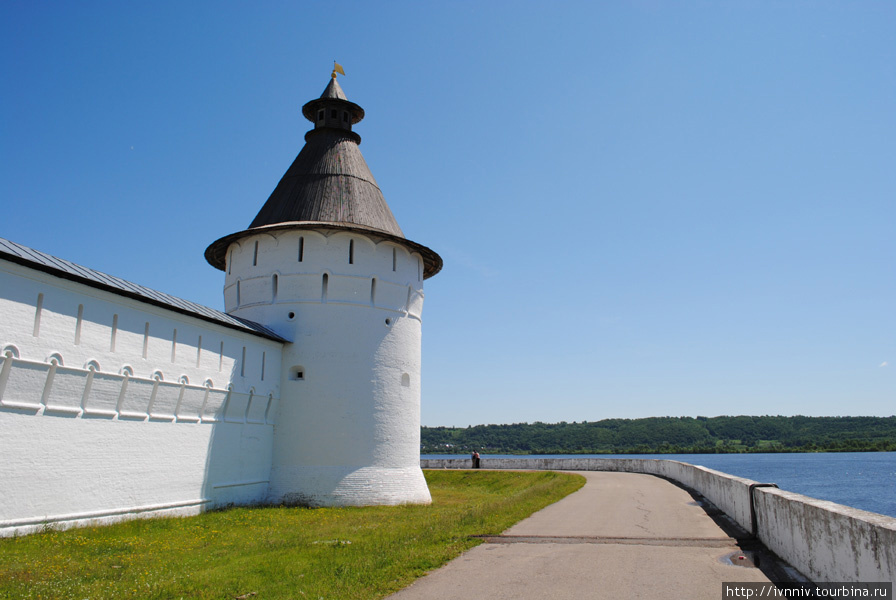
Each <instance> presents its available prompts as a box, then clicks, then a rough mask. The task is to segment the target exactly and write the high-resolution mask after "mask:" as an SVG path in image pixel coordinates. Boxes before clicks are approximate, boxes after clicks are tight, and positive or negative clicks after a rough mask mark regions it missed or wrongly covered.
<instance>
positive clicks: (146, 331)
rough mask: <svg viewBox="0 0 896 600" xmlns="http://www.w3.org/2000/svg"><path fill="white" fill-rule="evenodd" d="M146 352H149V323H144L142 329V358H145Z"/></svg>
mask: <svg viewBox="0 0 896 600" xmlns="http://www.w3.org/2000/svg"><path fill="white" fill-rule="evenodd" d="M148 352H149V321H147V322H146V327H144V328H143V358H146V356H147V353H148Z"/></svg>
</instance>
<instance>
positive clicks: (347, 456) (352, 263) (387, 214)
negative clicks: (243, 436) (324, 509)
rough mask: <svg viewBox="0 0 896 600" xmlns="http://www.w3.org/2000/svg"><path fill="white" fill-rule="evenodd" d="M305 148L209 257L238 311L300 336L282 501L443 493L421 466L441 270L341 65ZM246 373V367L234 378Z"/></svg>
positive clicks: (368, 500)
mask: <svg viewBox="0 0 896 600" xmlns="http://www.w3.org/2000/svg"><path fill="white" fill-rule="evenodd" d="M302 114H304V115H305V117H306V118H307V119H308V120H309V121H311V122H313V123H314V129H312V130H311V131H309V132H308V133H307V134H305V146H304V148H302V151H301V152H300V153H299V155H298V156H297V157H296V159H295V161H294V162H293V164H292V166H290V168H289V170H288V171H287V172H286V174H285V175H284V176H283V178H282V179H281V180H280V183H279V184H278V185H277V187H276V189H275V190H274V192H273V193H272V194H271V196H270V198H269V199H268V201H267V202H266V203H265V204H264V206H263V207H262V209H261V211H260V212H259V213H258V215H257V216H256V217H255V220H254V221H252V224H251V225H250V226H249V228H248V229H246V230H245V231H240V232H238V233H234V234H231V235H228V236H226V237H223V238H221V239H219V240H218V241H216V242H214V243H213V244H212V245H211V246H209V247H208V249H207V250H206V252H205V256H206V259H207V260H208V262H209V263H211V265H212V266H214V267H216V268H218V269H221V270H224V271H225V272H226V280H225V284H224V301H225V310H226V311H227V312H228V313H229V314H231V315H233V316H235V317H241V318H245V319H249V320H252V321H255V322H257V323H261V324H264V325H266V326H268V327H269V328H271V329H273V330H274V331H276V332H277V333H278V334H279V335H281V336H283V337H284V338H286V339H288V340H291V341H292V343H289V344H286V345H285V347H284V349H283V354H282V361H283V362H282V365H281V367H282V368H281V372H282V373H283V381H282V383H281V400H280V404H279V415H278V417H277V421H276V423H277V424H276V427H275V430H274V447H273V458H272V467H271V476H270V484H269V493H268V497H269V500H271V501H273V502H284V503H295V504H305V505H312V506H338V505H370V504H403V503H428V502H430V495H429V489H428V488H427V486H426V482H425V480H424V478H423V473H422V472H421V470H420V335H421V323H422V322H421V310H422V305H423V280H424V279H426V278H428V277H431V276H433V275H435V274H436V273H438V272H439V270H440V269H441V268H442V259H441V257H439V255H438V254H436V253H435V252H433V251H432V250H430V249H429V248H427V247H425V246H422V245H420V244H417V243H415V242H412V241H410V240H408V239H406V238H405V237H404V234H403V233H402V231H401V229H400V228H399V226H398V223H396V221H395V218H394V217H393V216H392V211H391V210H389V206H388V205H387V204H386V201H385V199H384V198H383V194H382V192H381V191H380V189H379V187H378V186H377V184H376V181H375V180H374V178H373V175H372V174H371V173H370V170H369V169H368V167H367V164H366V162H365V161H364V158H363V157H362V156H361V152H360V150H359V149H358V144H360V142H361V138H360V136H358V134H356V133H354V132H353V131H352V125H353V124H355V123H357V122H359V121H360V120H361V119H363V118H364V110H363V109H362V108H361V107H360V106H358V105H357V104H354V103H353V102H349V101H348V100H347V99H346V97H345V94H344V93H343V91H342V89H341V88H340V86H339V84H338V83H337V81H336V73H335V71H334V73H333V75H332V78H331V80H330V83H329V85H327V88H326V89H325V90H324V93H323V94H322V95H321V97H320V98H318V99H316V100H312V101H311V102H308V103H307V104H305V106H303V107H302ZM234 376H238V374H234Z"/></svg>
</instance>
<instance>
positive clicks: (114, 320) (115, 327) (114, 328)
mask: <svg viewBox="0 0 896 600" xmlns="http://www.w3.org/2000/svg"><path fill="white" fill-rule="evenodd" d="M117 335H118V315H117V314H114V315H112V339H111V340H110V341H109V352H115V338H116V336H117Z"/></svg>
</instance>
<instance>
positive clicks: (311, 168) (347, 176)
mask: <svg viewBox="0 0 896 600" xmlns="http://www.w3.org/2000/svg"><path fill="white" fill-rule="evenodd" d="M346 133H347V132H346V131H344V130H340V129H329V128H327V129H315V130H314V131H310V132H308V135H307V136H306V138H305V139H306V140H307V143H306V144H305V147H304V148H302V151H301V152H299V155H298V156H297V157H296V159H295V161H293V163H292V166H291V167H289V170H287V171H286V174H285V175H284V176H283V179H281V180H280V183H279V184H277V187H276V188H275V189H274V193H272V194H271V197H270V198H268V201H267V202H266V203H265V205H264V206H263V207H262V209H261V211H259V213H258V216H256V217H255V220H254V221H252V224H251V225H249V228H250V229H253V228H255V227H264V226H265V225H275V224H277V223H286V222H289V221H321V222H325V223H350V224H356V225H363V226H365V227H370V228H373V229H377V230H379V231H383V232H385V233H391V234H392V235H397V236H399V237H404V234H403V233H402V231H401V227H399V226H398V222H396V220H395V217H394V216H393V215H392V211H391V210H389V206H388V205H387V204H386V199H385V198H383V193H382V192H381V191H380V188H379V186H378V185H377V184H376V180H375V179H374V178H373V174H372V173H371V172H370V169H369V168H368V167H367V163H366V162H365V161H364V157H363V156H361V150H360V149H359V148H358V144H357V143H356V142H355V140H353V139H352V138H351V137H349V136H348V135H346Z"/></svg>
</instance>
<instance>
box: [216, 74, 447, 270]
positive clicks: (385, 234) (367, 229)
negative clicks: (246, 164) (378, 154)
mask: <svg viewBox="0 0 896 600" xmlns="http://www.w3.org/2000/svg"><path fill="white" fill-rule="evenodd" d="M337 66H338V65H337ZM339 70H340V72H341V67H340V68H339ZM336 72H337V69H334V71H333V74H332V76H331V78H330V82H329V83H328V84H327V87H326V89H324V93H323V94H321V96H320V98H316V99H314V100H312V101H310V102H308V103H306V104H305V105H304V106H303V107H302V114H303V115H304V116H305V118H306V119H308V120H309V121H311V122H312V123H314V129H312V130H311V131H309V132H308V133H306V134H305V146H304V147H303V148H302V150H301V152H299V155H298V156H297V157H296V159H295V160H294V161H293V163H292V165H291V166H290V167H289V169H287V171H286V173H285V174H284V175H283V177H282V178H281V179H280V183H278V184H277V187H276V188H274V191H273V192H272V193H271V195H270V197H269V198H268V200H267V202H265V203H264V206H262V207H261V210H260V211H259V212H258V214H257V215H256V216H255V219H254V220H253V221H252V223H251V224H250V225H249V228H248V229H246V230H245V231H241V232H238V233H233V234H230V235H228V236H225V237H223V238H221V239H219V240H217V241H216V242H214V243H213V244H212V245H210V246H209V247H208V248H207V249H206V251H205V258H206V260H207V261H208V262H209V264H211V265H212V266H213V267H215V268H217V269H220V270H222V271H223V270H224V268H225V256H226V254H227V248H228V247H229V246H230V244H232V243H233V242H237V241H239V240H240V239H241V238H244V237H247V236H250V235H255V234H257V233H259V232H260V231H262V230H264V231H274V230H283V229H319V230H320V229H330V230H335V229H338V230H354V231H358V232H360V233H364V234H366V235H369V236H373V237H376V238H379V239H386V240H391V241H394V242H396V243H399V244H401V245H403V246H405V247H406V248H408V250H410V251H412V252H419V253H420V255H421V256H422V257H423V276H424V277H425V278H428V277H432V276H433V275H435V274H436V273H438V272H439V271H440V270H441V268H442V258H441V257H440V256H439V255H438V254H436V253H435V252H433V251H432V250H430V249H429V248H427V247H426V246H424V245H422V244H418V243H416V242H412V241H411V240H409V239H407V238H405V236H404V233H403V232H402V231H401V227H399V226H398V222H397V221H396V220H395V217H394V216H393V214H392V211H391V210H390V209H389V205H388V204H386V199H385V198H384V197H383V193H382V191H380V188H379V186H378V185H377V183H376V180H375V179H374V178H373V174H372V173H371V172H370V169H369V168H368V166H367V162H366V161H365V160H364V157H363V156H362V155H361V150H360V148H359V147H358V146H359V144H360V143H361V136H359V135H358V134H357V133H355V132H354V131H352V125H354V124H355V123H358V122H359V121H361V119H363V118H364V109H363V108H361V107H360V106H358V105H357V104H355V103H354V102H350V101H349V100H348V99H346V97H345V93H344V92H343V91H342V87H341V86H340V85H339V83H338V82H337V81H336ZM343 75H344V73H343Z"/></svg>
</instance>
